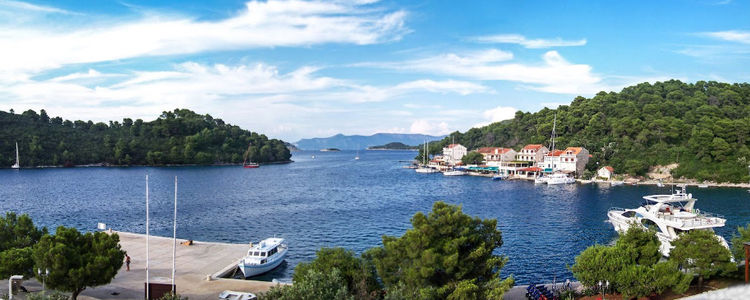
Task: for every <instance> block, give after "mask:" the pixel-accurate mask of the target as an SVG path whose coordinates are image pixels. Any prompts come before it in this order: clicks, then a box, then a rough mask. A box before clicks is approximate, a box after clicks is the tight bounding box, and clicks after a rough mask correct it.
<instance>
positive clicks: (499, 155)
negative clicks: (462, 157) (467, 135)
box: [477, 147, 517, 165]
mask: <svg viewBox="0 0 750 300" xmlns="http://www.w3.org/2000/svg"><path fill="white" fill-rule="evenodd" d="M477 152H479V154H482V156H483V157H484V162H485V163H486V164H487V165H494V164H495V163H496V162H501V161H512V160H515V159H516V154H517V153H516V150H513V149H511V148H502V147H482V148H479V149H477Z"/></svg>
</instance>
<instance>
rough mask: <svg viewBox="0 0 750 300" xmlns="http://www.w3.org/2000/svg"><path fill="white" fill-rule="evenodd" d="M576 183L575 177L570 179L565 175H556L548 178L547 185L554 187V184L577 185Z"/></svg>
mask: <svg viewBox="0 0 750 300" xmlns="http://www.w3.org/2000/svg"><path fill="white" fill-rule="evenodd" d="M535 182H536V181H535ZM575 182H576V180H575V178H573V177H570V176H568V175H566V174H563V173H555V174H552V175H550V176H549V177H547V182H546V183H547V184H549V185H553V184H570V183H575Z"/></svg>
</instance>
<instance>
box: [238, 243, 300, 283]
mask: <svg viewBox="0 0 750 300" xmlns="http://www.w3.org/2000/svg"><path fill="white" fill-rule="evenodd" d="M287 251H288V250H287V249H284V250H283V251H281V252H279V253H278V258H275V259H274V260H273V261H271V262H268V263H265V264H262V265H257V264H248V263H246V261H245V259H242V261H240V263H239V265H238V266H239V268H240V271H242V274H244V275H245V278H249V277H253V276H258V275H260V274H263V273H266V272H268V271H271V270H273V269H275V268H276V267H278V266H279V265H280V264H281V262H283V261H284V258H285V257H286V252H287Z"/></svg>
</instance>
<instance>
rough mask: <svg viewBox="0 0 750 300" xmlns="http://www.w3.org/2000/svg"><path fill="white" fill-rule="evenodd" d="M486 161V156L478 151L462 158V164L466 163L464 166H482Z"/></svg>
mask: <svg viewBox="0 0 750 300" xmlns="http://www.w3.org/2000/svg"><path fill="white" fill-rule="evenodd" d="M483 161H484V156H482V154H481V153H479V152H476V151H471V152H469V153H466V155H464V157H462V158H461V162H463V163H464V165H478V164H481V163H482V162H483Z"/></svg>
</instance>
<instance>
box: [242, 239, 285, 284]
mask: <svg viewBox="0 0 750 300" xmlns="http://www.w3.org/2000/svg"><path fill="white" fill-rule="evenodd" d="M286 252H287V245H286V243H285V242H284V239H282V238H267V239H265V240H262V241H261V242H260V243H257V244H255V245H253V244H252V243H250V250H248V251H247V256H245V257H244V258H243V259H242V260H240V263H239V265H238V266H239V268H240V271H242V274H244V275H245V278H248V277H253V276H256V275H260V274H263V273H265V272H268V271H271V270H273V269H274V268H276V267H278V266H279V265H280V264H281V262H282V261H284V257H286Z"/></svg>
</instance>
